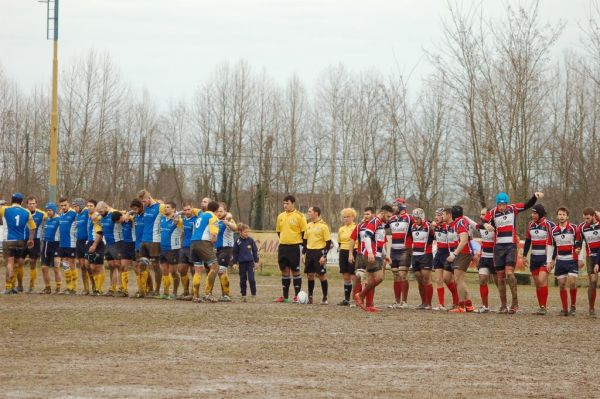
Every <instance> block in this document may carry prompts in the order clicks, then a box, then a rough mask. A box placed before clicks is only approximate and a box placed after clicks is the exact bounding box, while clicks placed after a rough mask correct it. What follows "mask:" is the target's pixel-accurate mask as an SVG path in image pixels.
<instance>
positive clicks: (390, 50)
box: [0, 0, 590, 104]
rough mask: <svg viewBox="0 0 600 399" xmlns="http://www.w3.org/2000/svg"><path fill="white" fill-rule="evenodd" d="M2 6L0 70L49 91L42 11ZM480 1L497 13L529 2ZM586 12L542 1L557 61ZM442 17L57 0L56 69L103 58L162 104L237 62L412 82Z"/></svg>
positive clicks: (277, 71) (389, 6)
mask: <svg viewBox="0 0 600 399" xmlns="http://www.w3.org/2000/svg"><path fill="white" fill-rule="evenodd" d="M0 3H1V8H0V65H1V66H2V67H3V68H4V70H5V71H6V73H7V75H8V76H9V77H11V78H12V79H14V80H16V81H17V82H18V83H19V85H20V86H21V87H22V88H23V89H24V90H30V89H31V88H32V87H34V86H35V85H39V84H47V83H48V82H49V81H50V76H51V57H52V46H51V42H50V41H46V40H45V39H46V32H45V29H46V5H45V4H40V3H38V2H37V1H36V0H1V1H0ZM462 4H463V6H470V5H473V4H479V2H478V1H477V2H475V1H468V0H464V1H463V2H462ZM483 4H484V11H485V12H486V13H487V14H488V15H490V16H494V15H500V14H501V13H502V9H503V7H504V6H505V5H506V4H511V5H515V6H518V5H519V4H524V5H528V4H530V3H529V2H528V1H521V2H519V1H502V2H500V1H495V0H484V2H483ZM589 8H590V1H589V0H542V2H541V17H542V20H543V21H544V22H550V23H556V22H558V21H560V20H562V21H563V22H565V23H566V24H567V25H566V29H565V31H564V33H563V36H562V37H561V40H560V41H559V43H558V45H557V47H556V49H555V51H554V56H555V57H556V58H557V59H558V57H559V56H560V55H561V54H562V53H563V52H564V51H565V50H566V49H568V48H570V47H578V46H580V45H579V38H580V36H581V29H580V27H581V26H583V25H585V24H586V20H587V18H588V16H589ZM445 16H446V2H445V1H436V0H368V1H367V0H362V1H359V0H337V1H333V0H60V37H59V57H60V58H59V62H60V63H61V65H63V66H64V65H65V64H66V63H67V62H69V61H71V60H73V59H75V58H77V57H80V56H82V55H85V53H87V52H88V51H89V50H90V49H95V50H98V51H106V52H108V53H109V54H110V55H111V57H112V60H113V61H114V63H115V64H116V65H117V66H118V67H119V68H120V70H121V71H122V74H123V77H124V78H125V79H126V80H127V81H129V82H130V83H131V85H132V86H133V87H134V88H138V89H139V88H143V87H145V88H147V89H148V90H149V91H150V93H151V94H152V95H153V96H154V97H155V98H156V99H157V100H158V101H159V102H160V103H162V104H164V103H165V102H167V101H169V100H170V99H176V98H179V97H181V96H184V97H187V96H190V95H192V93H193V92H194V90H195V88H196V86H197V85H198V84H199V83H200V82H202V81H204V80H206V79H207V78H208V77H209V76H210V73H211V72H212V71H213V70H214V68H215V66H216V65H217V64H219V63H220V62H222V61H230V62H235V61H237V60H239V59H245V60H247V61H248V63H249V64H250V65H251V66H252V67H253V68H254V69H255V70H260V69H262V68H265V69H266V70H267V72H268V73H269V74H270V75H271V76H273V77H274V78H275V79H277V80H278V81H280V82H283V81H285V79H287V78H288V77H289V76H290V75H291V74H293V73H297V74H298V75H299V76H300V78H301V79H302V80H303V81H304V82H306V83H307V85H308V86H311V85H312V84H313V83H314V81H315V80H316V78H317V77H318V75H319V73H320V72H321V71H322V70H323V69H324V68H326V67H327V66H329V65H335V64H337V63H340V62H341V63H344V64H345V65H346V66H347V67H348V68H349V69H350V70H353V71H360V70H364V69H377V70H379V71H381V72H383V73H388V72H390V71H392V70H396V69H399V70H400V71H401V72H403V73H404V74H408V73H409V72H411V71H413V70H414V74H413V78H412V79H413V80H418V79H419V78H420V77H421V76H422V75H424V74H427V73H428V72H430V71H431V69H430V68H429V66H428V63H427V60H426V59H425V58H424V57H423V49H429V50H431V49H434V48H435V46H437V45H438V44H439V40H440V38H441V35H442V33H441V21H442V19H443V18H445Z"/></svg>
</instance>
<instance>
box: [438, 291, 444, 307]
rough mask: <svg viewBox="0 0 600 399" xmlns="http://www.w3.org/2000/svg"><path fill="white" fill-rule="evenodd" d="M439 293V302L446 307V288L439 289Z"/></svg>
mask: <svg viewBox="0 0 600 399" xmlns="http://www.w3.org/2000/svg"><path fill="white" fill-rule="evenodd" d="M437 292H438V302H439V303H440V305H441V306H444V295H445V294H444V287H438V289H437Z"/></svg>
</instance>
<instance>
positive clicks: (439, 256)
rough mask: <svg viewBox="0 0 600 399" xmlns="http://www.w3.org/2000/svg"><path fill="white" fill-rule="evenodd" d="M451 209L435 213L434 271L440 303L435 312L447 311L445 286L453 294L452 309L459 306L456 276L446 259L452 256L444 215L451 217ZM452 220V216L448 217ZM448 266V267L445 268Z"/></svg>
mask: <svg viewBox="0 0 600 399" xmlns="http://www.w3.org/2000/svg"><path fill="white" fill-rule="evenodd" d="M451 213H452V212H451V210H450V208H446V209H444V208H438V209H436V211H435V219H434V222H433V223H432V224H433V225H434V233H435V241H436V251H435V256H434V258H433V269H434V270H435V281H436V285H437V293H438V302H439V306H436V307H435V308H434V309H433V310H446V306H445V304H444V302H445V298H444V296H445V294H444V284H446V285H447V286H448V290H449V291H450V293H451V294H452V308H454V307H456V306H458V291H457V290H456V284H455V283H454V275H453V274H452V266H451V264H449V263H448V262H446V258H448V255H450V251H449V249H448V224H446V222H445V221H444V215H445V214H447V215H451ZM448 217H449V219H450V220H451V219H452V216H448ZM445 266H446V267H445Z"/></svg>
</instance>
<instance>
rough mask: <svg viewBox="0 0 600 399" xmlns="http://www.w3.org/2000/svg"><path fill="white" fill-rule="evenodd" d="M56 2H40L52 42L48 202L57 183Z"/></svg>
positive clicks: (53, 195) (47, 31) (43, 0)
mask: <svg viewBox="0 0 600 399" xmlns="http://www.w3.org/2000/svg"><path fill="white" fill-rule="evenodd" d="M58 1H59V0H41V1H39V2H40V3H46V5H47V11H48V14H47V23H46V39H48V40H53V42H54V43H53V44H54V55H53V57H52V111H51V113H50V166H49V171H48V172H49V180H48V200H49V201H52V202H56V200H57V198H56V197H57V181H58Z"/></svg>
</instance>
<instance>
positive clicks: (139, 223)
mask: <svg viewBox="0 0 600 399" xmlns="http://www.w3.org/2000/svg"><path fill="white" fill-rule="evenodd" d="M133 225H134V229H133V235H134V240H135V250H136V251H139V250H140V247H141V246H142V237H143V235H144V214H143V213H142V214H141V215H138V214H137V213H136V214H135V215H134V216H133Z"/></svg>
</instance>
